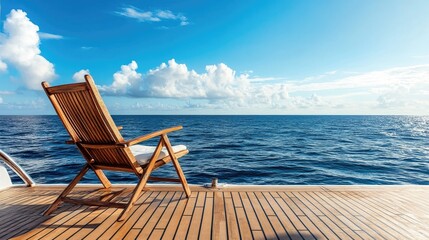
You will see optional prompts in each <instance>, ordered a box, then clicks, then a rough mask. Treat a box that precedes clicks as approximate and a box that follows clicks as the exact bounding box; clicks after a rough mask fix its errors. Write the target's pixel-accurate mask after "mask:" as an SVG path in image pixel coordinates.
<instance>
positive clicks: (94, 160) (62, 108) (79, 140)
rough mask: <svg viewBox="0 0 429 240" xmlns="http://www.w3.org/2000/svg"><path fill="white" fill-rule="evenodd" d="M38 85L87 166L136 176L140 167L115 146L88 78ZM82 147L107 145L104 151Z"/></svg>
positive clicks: (117, 138)
mask: <svg viewBox="0 0 429 240" xmlns="http://www.w3.org/2000/svg"><path fill="white" fill-rule="evenodd" d="M42 86H43V88H44V90H45V92H46V94H47V95H48V97H49V99H50V101H51V103H52V105H53V106H54V108H55V111H56V112H57V114H58V116H59V117H60V119H61V121H62V123H63V124H64V127H65V128H66V129H67V132H68V133H69V134H70V137H71V139H72V140H73V141H74V142H75V143H76V144H77V146H78V147H79V149H80V150H81V152H82V154H83V155H84V157H85V158H86V159H87V160H88V161H89V162H90V163H91V165H93V166H95V167H96V168H100V169H110V170H119V171H121V170H124V171H131V172H136V173H139V172H141V171H142V170H141V168H140V166H139V165H138V163H137V162H136V160H135V158H134V155H132V153H131V151H130V149H129V148H120V147H115V145H116V144H117V143H121V142H123V141H124V139H123V137H122V136H121V134H120V133H119V130H118V128H117V126H116V125H115V123H114V121H113V119H112V117H111V116H110V114H109V112H108V110H107V108H106V106H105V105H104V102H103V100H102V98H101V96H100V93H99V92H98V90H97V87H96V85H95V83H94V80H93V79H92V77H91V76H90V75H85V82H82V83H72V84H65V85H60V86H53V87H50V86H49V84H48V83H47V82H43V83H42ZM81 144H84V145H85V144H86V145H94V146H96V145H105V146H107V145H111V146H112V147H106V148H93V147H83V146H82V145H81Z"/></svg>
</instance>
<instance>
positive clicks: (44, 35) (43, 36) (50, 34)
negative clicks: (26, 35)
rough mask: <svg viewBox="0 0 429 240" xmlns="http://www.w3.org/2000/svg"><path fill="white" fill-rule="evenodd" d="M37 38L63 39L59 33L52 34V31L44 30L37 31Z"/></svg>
mask: <svg viewBox="0 0 429 240" xmlns="http://www.w3.org/2000/svg"><path fill="white" fill-rule="evenodd" d="M39 38H40V39H55V40H58V39H63V38H64V37H63V36H61V35H57V34H52V33H45V32H39Z"/></svg>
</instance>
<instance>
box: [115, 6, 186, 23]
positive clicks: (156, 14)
mask: <svg viewBox="0 0 429 240" xmlns="http://www.w3.org/2000/svg"><path fill="white" fill-rule="evenodd" d="M116 13H117V14H118V15H121V16H125V17H129V18H133V19H137V20H138V21H140V22H161V21H163V20H175V21H179V22H180V25H181V26H185V25H188V24H189V22H188V18H187V17H185V16H184V15H183V14H181V13H179V14H174V13H173V12H172V11H170V10H157V11H143V10H140V9H138V8H136V7H133V6H130V7H124V8H122V9H121V11H119V12H116Z"/></svg>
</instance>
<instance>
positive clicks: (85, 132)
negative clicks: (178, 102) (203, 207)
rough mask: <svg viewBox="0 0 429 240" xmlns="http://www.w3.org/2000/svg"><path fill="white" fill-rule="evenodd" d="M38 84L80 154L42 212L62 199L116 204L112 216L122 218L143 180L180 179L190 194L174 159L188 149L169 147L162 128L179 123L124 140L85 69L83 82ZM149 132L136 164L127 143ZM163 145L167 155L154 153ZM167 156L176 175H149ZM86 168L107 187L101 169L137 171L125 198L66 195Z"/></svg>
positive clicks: (111, 205) (102, 204)
mask: <svg viewBox="0 0 429 240" xmlns="http://www.w3.org/2000/svg"><path fill="white" fill-rule="evenodd" d="M42 86H43V89H44V90H45V92H46V94H47V95H48V97H49V100H50V101H51V103H52V105H53V107H54V109H55V111H56V112H57V114H58V116H59V118H60V119H61V121H62V123H63V124H64V127H65V128H66V130H67V132H68V133H69V135H70V137H71V140H70V141H67V142H68V143H72V144H76V146H77V148H78V149H79V151H80V152H81V154H82V156H83V157H84V159H85V160H86V164H85V165H84V166H83V168H82V170H81V171H80V172H79V173H78V174H77V176H76V177H75V178H74V179H73V180H72V182H71V183H70V184H69V185H68V186H67V187H66V188H65V189H64V191H63V192H62V193H61V194H60V195H59V196H58V198H57V199H56V200H55V201H54V202H53V203H52V204H51V205H50V206H49V208H48V209H47V210H46V211H45V213H44V214H45V215H49V214H51V213H52V212H53V211H55V210H56V209H57V208H58V206H59V205H60V204H61V203H62V202H69V203H75V204H85V205H94V206H105V207H114V208H122V209H123V210H122V212H121V214H120V215H119V216H118V221H122V220H124V219H125V218H126V217H127V215H128V212H129V211H130V210H131V208H132V207H133V205H134V203H135V201H136V200H137V199H138V198H139V197H140V195H141V193H142V191H143V188H144V187H145V185H146V183H147V181H148V180H161V181H173V182H180V183H181V184H182V186H183V189H184V191H185V194H186V196H187V197H189V196H190V194H191V192H190V189H189V187H188V184H187V182H186V178H185V175H184V174H183V171H182V169H181V167H180V164H179V161H178V158H179V157H182V156H184V155H185V154H187V153H188V150H182V151H179V152H176V153H175V152H174V151H173V148H172V146H171V144H170V141H169V139H168V137H167V133H170V132H173V131H177V130H180V129H182V127H181V126H177V127H172V128H168V129H164V130H161V131H157V132H153V133H150V134H147V135H144V136H141V137H137V138H135V139H131V140H129V141H126V140H124V139H123V137H122V136H121V134H120V132H119V130H120V129H121V127H117V126H116V125H115V123H114V122H113V119H112V117H111V116H110V114H109V112H108V110H107V108H106V106H105V105H104V102H103V100H102V98H101V96H100V94H99V92H98V90H97V87H96V85H95V83H94V81H93V79H92V78H91V76H89V75H85V82H83V83H73V84H66V85H61V86H53V87H50V86H49V84H48V83H47V82H43V83H42ZM154 137H159V142H158V145H157V146H156V149H155V151H154V153H153V155H152V157H151V159H150V161H149V162H148V163H147V164H145V165H143V166H140V165H139V164H138V162H137V161H136V159H135V157H134V155H133V154H132V152H131V150H130V148H129V147H130V146H132V145H135V144H137V143H140V142H143V141H146V140H148V139H151V138H154ZM163 147H165V148H166V149H167V151H168V153H169V155H168V156H166V157H164V158H162V159H158V157H159V155H160V152H161V150H162V148H163ZM170 161H171V162H172V163H173V166H174V167H175V169H176V172H177V175H178V176H179V178H178V179H170V178H159V177H158V178H152V179H151V178H150V174H151V173H152V171H153V170H155V169H156V168H158V167H160V166H162V165H164V164H166V163H168V162H170ZM88 170H92V171H94V173H95V174H96V175H97V177H98V179H99V180H100V182H101V183H102V184H103V186H104V188H106V189H108V188H110V187H111V183H110V181H109V180H108V179H107V177H106V176H105V175H104V173H103V170H110V171H124V172H132V173H134V174H136V175H137V177H138V179H139V182H138V184H137V186H136V187H135V189H134V191H133V194H132V195H131V196H130V198H129V201H128V202H126V203H116V202H112V201H111V200H112V199H111V198H103V199H98V200H94V199H93V200H81V199H76V198H70V197H67V195H68V194H69V193H70V192H71V191H72V189H73V188H74V187H75V186H76V184H77V183H78V182H79V181H80V180H81V179H82V177H83V176H84V175H85V174H86V173H87V172H88Z"/></svg>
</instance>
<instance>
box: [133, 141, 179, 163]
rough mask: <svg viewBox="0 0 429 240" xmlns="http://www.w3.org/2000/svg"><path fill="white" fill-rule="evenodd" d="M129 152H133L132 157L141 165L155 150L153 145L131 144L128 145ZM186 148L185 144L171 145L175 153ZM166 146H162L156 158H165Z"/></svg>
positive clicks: (166, 153)
mask: <svg viewBox="0 0 429 240" xmlns="http://www.w3.org/2000/svg"><path fill="white" fill-rule="evenodd" d="M130 149H131V152H132V153H133V155H134V157H135V158H136V160H137V162H138V163H139V164H140V165H141V166H143V165H145V164H147V163H149V161H150V158H151V157H152V155H153V153H154V152H155V149H156V147H154V146H144V145H133V146H131V147H130ZM183 150H186V146H185V145H176V146H173V151H174V152H175V153H177V152H180V151H183ZM168 155H169V154H168V151H167V148H165V147H163V148H162V150H161V153H160V154H159V157H158V159H157V160H159V159H161V158H165V157H166V156H168Z"/></svg>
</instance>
